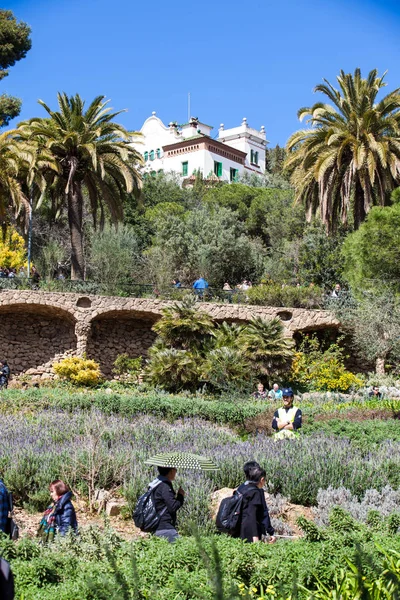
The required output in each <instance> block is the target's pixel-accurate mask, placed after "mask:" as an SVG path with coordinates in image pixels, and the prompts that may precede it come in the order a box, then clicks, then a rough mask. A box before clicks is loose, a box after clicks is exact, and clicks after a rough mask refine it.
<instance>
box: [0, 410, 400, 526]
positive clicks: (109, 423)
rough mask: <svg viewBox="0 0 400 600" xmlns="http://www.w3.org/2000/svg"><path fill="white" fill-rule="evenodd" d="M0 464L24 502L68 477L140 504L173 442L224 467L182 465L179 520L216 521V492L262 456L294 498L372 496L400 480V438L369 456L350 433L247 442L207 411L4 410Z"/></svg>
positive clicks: (39, 499) (89, 492) (275, 486)
mask: <svg viewBox="0 0 400 600" xmlns="http://www.w3.org/2000/svg"><path fill="white" fill-rule="evenodd" d="M0 429H1V432H2V435H1V438H0V469H1V472H2V473H3V474H4V478H5V482H6V484H7V485H8V486H9V488H10V489H11V490H13V492H14V494H15V496H16V499H17V501H19V502H23V503H25V504H28V505H29V504H30V505H32V507H34V508H40V509H41V508H43V506H44V505H45V503H46V502H47V500H48V491H47V490H48V484H49V482H50V481H51V480H52V479H54V478H56V477H61V478H62V479H64V480H65V481H67V482H68V483H69V485H70V486H71V487H72V489H73V490H75V491H76V492H78V493H79V494H84V495H85V496H87V497H88V498H89V501H91V500H92V499H93V494H94V490H95V488H97V487H103V488H106V489H112V488H119V489H120V490H121V491H122V492H123V493H124V494H125V496H126V498H127V499H128V502H129V504H130V506H131V507H133V505H134V503H135V502H136V499H137V497H138V495H139V494H140V493H142V492H143V490H144V489H145V487H146V485H147V483H148V482H149V481H150V480H151V479H152V478H153V477H154V476H155V474H156V470H155V469H154V468H152V467H148V466H146V465H144V461H145V459H146V458H148V457H149V456H150V455H151V454H154V453H156V452H160V451H168V450H172V449H176V450H182V451H191V452H195V453H198V454H204V455H206V456H209V457H212V458H213V460H214V461H215V462H216V463H217V464H218V466H219V471H216V472H215V473H207V474H190V473H183V472H182V473H178V479H177V485H179V484H181V485H182V486H183V487H184V488H185V489H186V490H187V491H188V495H187V502H186V503H185V508H184V509H183V510H182V511H181V513H182V515H181V525H182V527H183V529H185V530H189V529H190V527H191V524H192V523H195V524H196V525H197V526H198V527H200V528H202V529H204V528H206V529H207V528H209V527H210V519H209V514H208V510H209V508H208V507H209V495H210V493H211V492H212V491H213V490H215V489H218V488H221V487H235V486H237V485H238V484H239V483H240V482H241V481H242V480H243V472H242V468H243V464H244V462H246V461H247V460H249V459H255V460H258V461H259V462H260V463H261V464H262V465H264V466H265V468H266V470H267V479H268V490H269V492H270V493H271V494H275V495H276V494H283V495H284V496H286V497H287V498H289V499H290V500H291V501H292V502H295V503H299V504H305V505H315V504H316V502H317V496H318V490H319V489H325V488H328V487H329V486H331V487H332V488H336V489H337V488H343V487H345V488H347V489H348V490H349V493H351V494H352V495H353V497H355V498H361V497H363V496H364V494H365V492H366V491H367V489H368V482H369V481H374V485H375V487H376V489H377V490H382V489H384V488H385V486H388V485H391V486H392V488H393V489H395V488H397V487H398V486H399V484H400V468H399V466H400V443H398V442H389V441H388V442H385V443H382V444H380V446H379V447H376V448H374V449H373V450H371V452H370V453H369V454H368V455H367V456H365V453H363V452H361V451H360V450H358V449H357V448H354V447H353V446H352V445H351V443H350V442H349V441H348V440H346V439H344V438H335V437H328V436H326V435H315V436H314V437H313V438H311V437H301V438H299V439H296V440H291V441H288V440H282V441H275V440H274V439H273V438H270V437H268V436H264V435H259V436H257V437H255V438H249V439H248V440H247V441H243V440H241V439H240V437H239V436H238V435H237V434H235V433H234V432H232V431H231V430H229V429H228V428H227V427H222V426H218V425H216V424H211V423H209V422H206V421H202V420H200V419H180V420H178V421H175V422H174V423H168V422H166V421H160V420H157V419H156V418H155V417H150V416H141V417H137V418H133V419H127V418H122V417H120V416H119V417H117V416H113V415H105V414H103V413H101V412H99V411H96V410H92V411H91V412H81V411H74V412H71V413H69V412H63V411H52V410H47V411H46V410H43V411H39V412H37V413H35V414H31V413H29V414H15V415H12V416H7V415H0Z"/></svg>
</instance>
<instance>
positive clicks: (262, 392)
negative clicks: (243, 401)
mask: <svg viewBox="0 0 400 600" xmlns="http://www.w3.org/2000/svg"><path fill="white" fill-rule="evenodd" d="M253 397H254V398H256V399H257V400H259V399H262V398H266V397H267V392H266V391H265V390H264V385H263V384H262V383H261V382H260V383H257V391H256V392H254V393H253Z"/></svg>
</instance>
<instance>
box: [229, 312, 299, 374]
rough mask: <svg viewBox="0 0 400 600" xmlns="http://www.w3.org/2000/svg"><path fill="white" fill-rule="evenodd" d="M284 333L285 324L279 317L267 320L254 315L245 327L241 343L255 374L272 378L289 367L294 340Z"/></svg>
mask: <svg viewBox="0 0 400 600" xmlns="http://www.w3.org/2000/svg"><path fill="white" fill-rule="evenodd" d="M283 333H284V331H283V325H282V323H281V321H280V320H279V319H277V318H275V319H270V320H268V321H266V320H264V319H262V318H261V317H254V318H253V319H251V321H250V322H249V323H248V324H247V325H246V326H245V327H244V328H243V330H242V332H241V334H240V338H239V339H240V344H241V346H242V349H243V352H244V353H245V356H246V357H247V359H248V361H249V363H250V365H251V367H252V369H253V371H254V373H255V374H259V375H265V376H267V377H268V378H271V377H274V376H275V375H278V374H279V373H282V371H284V370H285V369H287V367H288V364H289V362H290V360H291V359H292V357H293V348H294V342H293V340H292V339H291V338H286V337H284V335H283Z"/></svg>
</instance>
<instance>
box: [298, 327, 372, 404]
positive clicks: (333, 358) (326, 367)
mask: <svg viewBox="0 0 400 600" xmlns="http://www.w3.org/2000/svg"><path fill="white" fill-rule="evenodd" d="M292 380H293V381H295V382H296V383H298V384H300V386H304V387H305V388H306V389H308V390H315V391H318V392H323V391H326V392H348V391H349V390H350V389H358V388H360V387H361V386H362V384H363V382H362V380H361V379H360V378H359V377H356V375H353V373H350V371H347V369H346V367H345V366H344V355H343V349H342V348H340V347H339V345H338V344H331V345H330V346H329V348H327V349H326V350H325V351H323V350H322V349H321V347H320V343H319V341H318V339H317V337H316V336H315V335H314V336H312V337H309V338H306V339H305V340H304V341H303V342H302V344H301V346H300V351H299V352H296V355H295V358H294V360H293V363H292Z"/></svg>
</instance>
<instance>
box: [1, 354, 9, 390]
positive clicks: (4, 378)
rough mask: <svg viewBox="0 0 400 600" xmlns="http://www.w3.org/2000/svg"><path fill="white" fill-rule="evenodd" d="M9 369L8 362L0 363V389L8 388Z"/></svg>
mask: <svg viewBox="0 0 400 600" xmlns="http://www.w3.org/2000/svg"><path fill="white" fill-rule="evenodd" d="M10 375H11V369H10V367H9V366H8V362H7V361H6V360H3V362H0V387H5V388H7V387H8V380H9V379H10Z"/></svg>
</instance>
